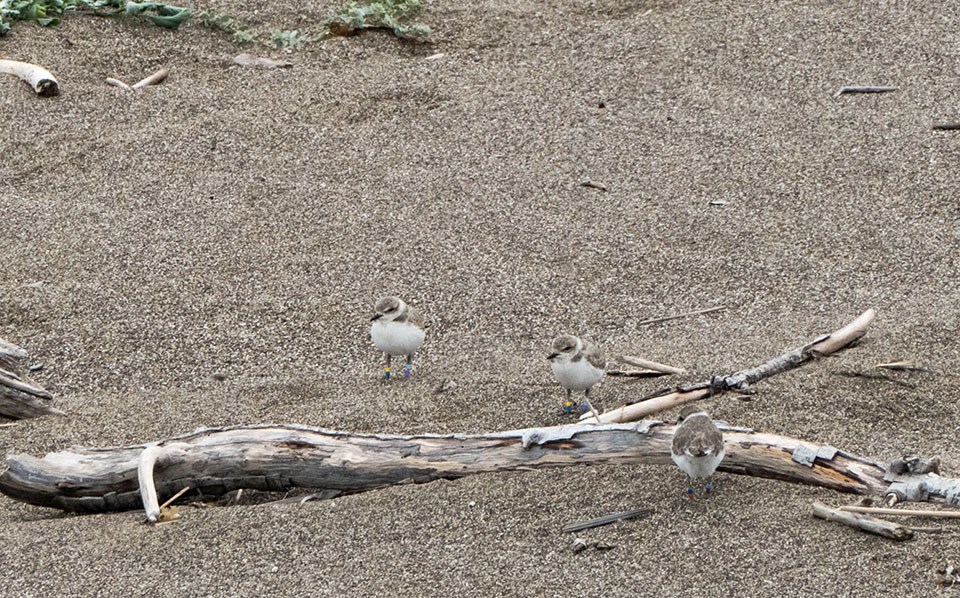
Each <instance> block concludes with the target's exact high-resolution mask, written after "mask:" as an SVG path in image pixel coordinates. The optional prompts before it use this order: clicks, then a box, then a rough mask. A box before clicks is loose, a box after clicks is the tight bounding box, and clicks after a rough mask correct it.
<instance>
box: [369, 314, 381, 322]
mask: <svg viewBox="0 0 960 598" xmlns="http://www.w3.org/2000/svg"><path fill="white" fill-rule="evenodd" d="M382 317H383V314H373V317H372V318H370V321H371V322H376V321H377V320H379V319H380V318H382Z"/></svg>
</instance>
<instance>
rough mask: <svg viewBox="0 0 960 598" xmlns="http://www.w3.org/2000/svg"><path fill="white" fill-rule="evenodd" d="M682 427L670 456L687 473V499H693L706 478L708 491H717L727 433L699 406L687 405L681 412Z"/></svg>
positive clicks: (676, 434)
mask: <svg viewBox="0 0 960 598" xmlns="http://www.w3.org/2000/svg"><path fill="white" fill-rule="evenodd" d="M679 421H680V422H682V423H680V425H679V426H677V430H676V432H674V433H673V446H672V447H671V450H670V456H671V457H672V458H673V462H674V463H676V464H677V465H678V466H679V467H680V469H682V470H683V471H684V472H686V474H687V476H688V478H689V482H690V486H689V488H687V498H693V485H694V481H695V480H697V479H705V480H706V484H705V485H704V490H705V491H706V492H707V493H708V494H709V492H710V491H711V490H713V472H715V471H716V470H717V467H718V466H719V465H720V462H721V461H723V454H724V451H723V434H722V433H721V432H720V429H719V428H717V425H716V424H715V423H713V420H712V419H710V416H709V415H707V414H706V412H704V411H703V409H700V408H699V407H697V406H696V405H687V406H686V407H684V408H683V409H682V410H681V411H680V420H679Z"/></svg>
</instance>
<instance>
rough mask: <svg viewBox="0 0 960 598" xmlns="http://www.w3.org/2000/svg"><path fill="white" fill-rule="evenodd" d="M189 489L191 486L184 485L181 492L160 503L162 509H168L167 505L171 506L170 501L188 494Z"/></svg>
mask: <svg viewBox="0 0 960 598" xmlns="http://www.w3.org/2000/svg"><path fill="white" fill-rule="evenodd" d="M189 490H190V486H184V487H183V488H181V489H180V492H177V493H176V494H174V495H173V496H171V497H170V498H168V499H167V502H165V503H163V504H162V505H160V509H161V510H163V509H166V508H167V507H169V506H170V503H172V502H173V501H175V500H177V499H178V498H180V497H181V496H183V495H184V494H186V493H187V492H188V491H189Z"/></svg>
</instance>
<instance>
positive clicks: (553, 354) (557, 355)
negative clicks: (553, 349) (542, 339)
mask: <svg viewBox="0 0 960 598" xmlns="http://www.w3.org/2000/svg"><path fill="white" fill-rule="evenodd" d="M554 357H560V354H559V353H551V354H550V355H547V359H553V358H554Z"/></svg>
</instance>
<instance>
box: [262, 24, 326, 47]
mask: <svg viewBox="0 0 960 598" xmlns="http://www.w3.org/2000/svg"><path fill="white" fill-rule="evenodd" d="M325 37H326V34H323V33H301V32H300V31H297V30H296V29H294V30H292V31H290V30H287V29H283V30H281V29H274V30H272V31H271V32H270V43H271V44H273V47H274V48H277V49H281V48H299V47H300V46H302V45H303V44H308V43H312V42H315V41H320V40H322V39H324V38H325Z"/></svg>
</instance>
